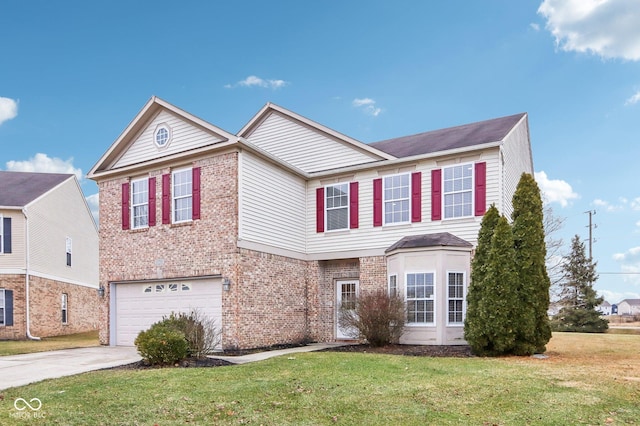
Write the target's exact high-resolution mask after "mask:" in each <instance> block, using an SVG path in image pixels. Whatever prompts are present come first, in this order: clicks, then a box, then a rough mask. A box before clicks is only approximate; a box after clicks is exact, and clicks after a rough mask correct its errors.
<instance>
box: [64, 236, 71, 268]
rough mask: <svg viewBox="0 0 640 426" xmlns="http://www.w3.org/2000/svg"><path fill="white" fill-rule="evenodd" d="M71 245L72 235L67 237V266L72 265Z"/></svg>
mask: <svg viewBox="0 0 640 426" xmlns="http://www.w3.org/2000/svg"><path fill="white" fill-rule="evenodd" d="M71 246H72V240H71V237H67V238H65V251H66V254H67V266H71Z"/></svg>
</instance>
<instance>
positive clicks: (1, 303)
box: [0, 225, 6, 326]
mask: <svg viewBox="0 0 640 426" xmlns="http://www.w3.org/2000/svg"><path fill="white" fill-rule="evenodd" d="M0 226H1V225H0ZM5 303H6V302H5V295H4V289H3V288H0V326H3V325H5V324H6V320H5V318H4V317H5V312H6V308H5Z"/></svg>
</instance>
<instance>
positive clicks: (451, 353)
mask: <svg viewBox="0 0 640 426" xmlns="http://www.w3.org/2000/svg"><path fill="white" fill-rule="evenodd" d="M299 346H303V345H276V346H270V347H268V348H261V349H259V350H258V349H254V350H237V351H225V352H224V356H237V355H246V354H249V353H255V352H262V351H268V350H277V349H286V348H293V347H299ZM319 352H349V353H370V354H386V355H402V356H423V357H452V358H467V357H472V356H474V355H473V354H472V353H471V348H469V346H465V345H461V346H426V345H425V346H422V345H386V346H381V347H377V348H374V347H372V346H370V345H366V344H349V345H345V346H335V347H331V348H328V349H323V350H321V351H319ZM228 365H235V364H234V363H232V362H229V361H225V360H222V359H218V358H204V359H202V358H187V359H185V360H183V361H180V362H179V363H176V364H174V365H163V366H158V365H149V364H147V363H145V362H144V361H137V362H133V363H131V364H126V365H121V366H118V367H112V368H109V369H108V370H148V369H157V368H191V367H224V366H228Z"/></svg>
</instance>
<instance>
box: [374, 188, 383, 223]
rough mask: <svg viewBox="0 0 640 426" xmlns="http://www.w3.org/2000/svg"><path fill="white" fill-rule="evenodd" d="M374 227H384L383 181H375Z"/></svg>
mask: <svg viewBox="0 0 640 426" xmlns="http://www.w3.org/2000/svg"><path fill="white" fill-rule="evenodd" d="M373 226H382V179H374V180H373Z"/></svg>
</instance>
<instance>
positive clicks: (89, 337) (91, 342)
mask: <svg viewBox="0 0 640 426" xmlns="http://www.w3.org/2000/svg"><path fill="white" fill-rule="evenodd" d="M99 344H100V342H99V341H98V331H97V330H95V331H88V332H86V333H78V334H69V335H66V336H55V337H43V338H42V339H41V340H2V341H0V356H4V355H18V354H28V353H33V352H45V351H55V350H58V349H71V348H85V347H88V346H98V345H99ZM0 380H2V378H0ZM0 424H2V423H0Z"/></svg>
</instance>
